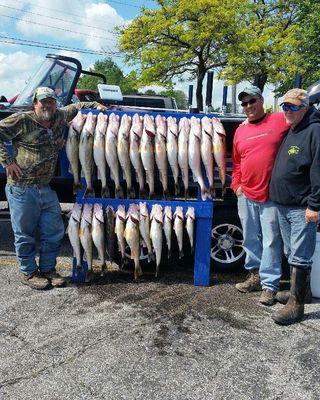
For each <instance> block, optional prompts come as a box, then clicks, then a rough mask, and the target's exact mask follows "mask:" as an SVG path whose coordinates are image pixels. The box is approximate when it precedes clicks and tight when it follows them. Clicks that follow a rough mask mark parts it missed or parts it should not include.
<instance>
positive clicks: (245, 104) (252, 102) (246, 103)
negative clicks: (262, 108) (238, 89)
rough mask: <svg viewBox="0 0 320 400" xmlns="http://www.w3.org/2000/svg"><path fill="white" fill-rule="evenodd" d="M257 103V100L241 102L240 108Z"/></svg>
mask: <svg viewBox="0 0 320 400" xmlns="http://www.w3.org/2000/svg"><path fill="white" fill-rule="evenodd" d="M256 102H257V99H250V100H249V101H243V102H242V103H241V107H247V105H248V104H254V103H256Z"/></svg>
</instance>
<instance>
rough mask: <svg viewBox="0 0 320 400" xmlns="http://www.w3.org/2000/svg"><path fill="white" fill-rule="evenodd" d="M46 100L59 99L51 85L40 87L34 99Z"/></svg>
mask: <svg viewBox="0 0 320 400" xmlns="http://www.w3.org/2000/svg"><path fill="white" fill-rule="evenodd" d="M35 99H37V100H44V99H54V100H57V96H56V94H55V92H54V90H53V89H51V88H49V87H45V86H43V87H38V88H37V89H36V91H35V92H34V95H33V100H35Z"/></svg>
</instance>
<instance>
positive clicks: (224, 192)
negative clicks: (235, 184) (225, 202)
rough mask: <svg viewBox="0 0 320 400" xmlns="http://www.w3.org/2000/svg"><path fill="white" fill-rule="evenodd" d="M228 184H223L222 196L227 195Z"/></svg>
mask: <svg viewBox="0 0 320 400" xmlns="http://www.w3.org/2000/svg"><path fill="white" fill-rule="evenodd" d="M226 189H227V188H226V184H225V183H224V184H223V185H222V194H221V196H222V197H224V196H225V194H226Z"/></svg>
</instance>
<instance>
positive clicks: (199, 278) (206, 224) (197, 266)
mask: <svg viewBox="0 0 320 400" xmlns="http://www.w3.org/2000/svg"><path fill="white" fill-rule="evenodd" d="M211 229H212V215H210V216H208V217H206V218H204V217H200V218H198V219H197V227H196V247H195V256H194V285H195V286H209V285H210V253H211Z"/></svg>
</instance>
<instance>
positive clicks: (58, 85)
mask: <svg viewBox="0 0 320 400" xmlns="http://www.w3.org/2000/svg"><path fill="white" fill-rule="evenodd" d="M76 71H77V70H76V68H74V67H73V66H71V65H69V64H68V63H67V62H61V61H59V60H57V59H51V58H47V59H46V60H45V61H44V62H43V64H42V65H41V66H40V68H39V70H38V71H37V73H36V74H35V75H34V76H33V77H32V78H31V79H30V80H29V82H28V83H27V85H26V87H25V88H24V89H23V91H22V92H21V93H20V94H19V96H18V97H17V99H16V100H15V102H14V104H13V106H14V107H28V106H31V105H32V101H33V94H34V92H35V90H36V89H37V88H38V87H39V86H48V87H50V88H51V89H53V90H54V91H55V93H56V96H57V105H58V107H62V106H64V105H66V99H67V97H68V94H69V93H70V89H71V85H72V83H73V81H74V78H75V74H76Z"/></svg>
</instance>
